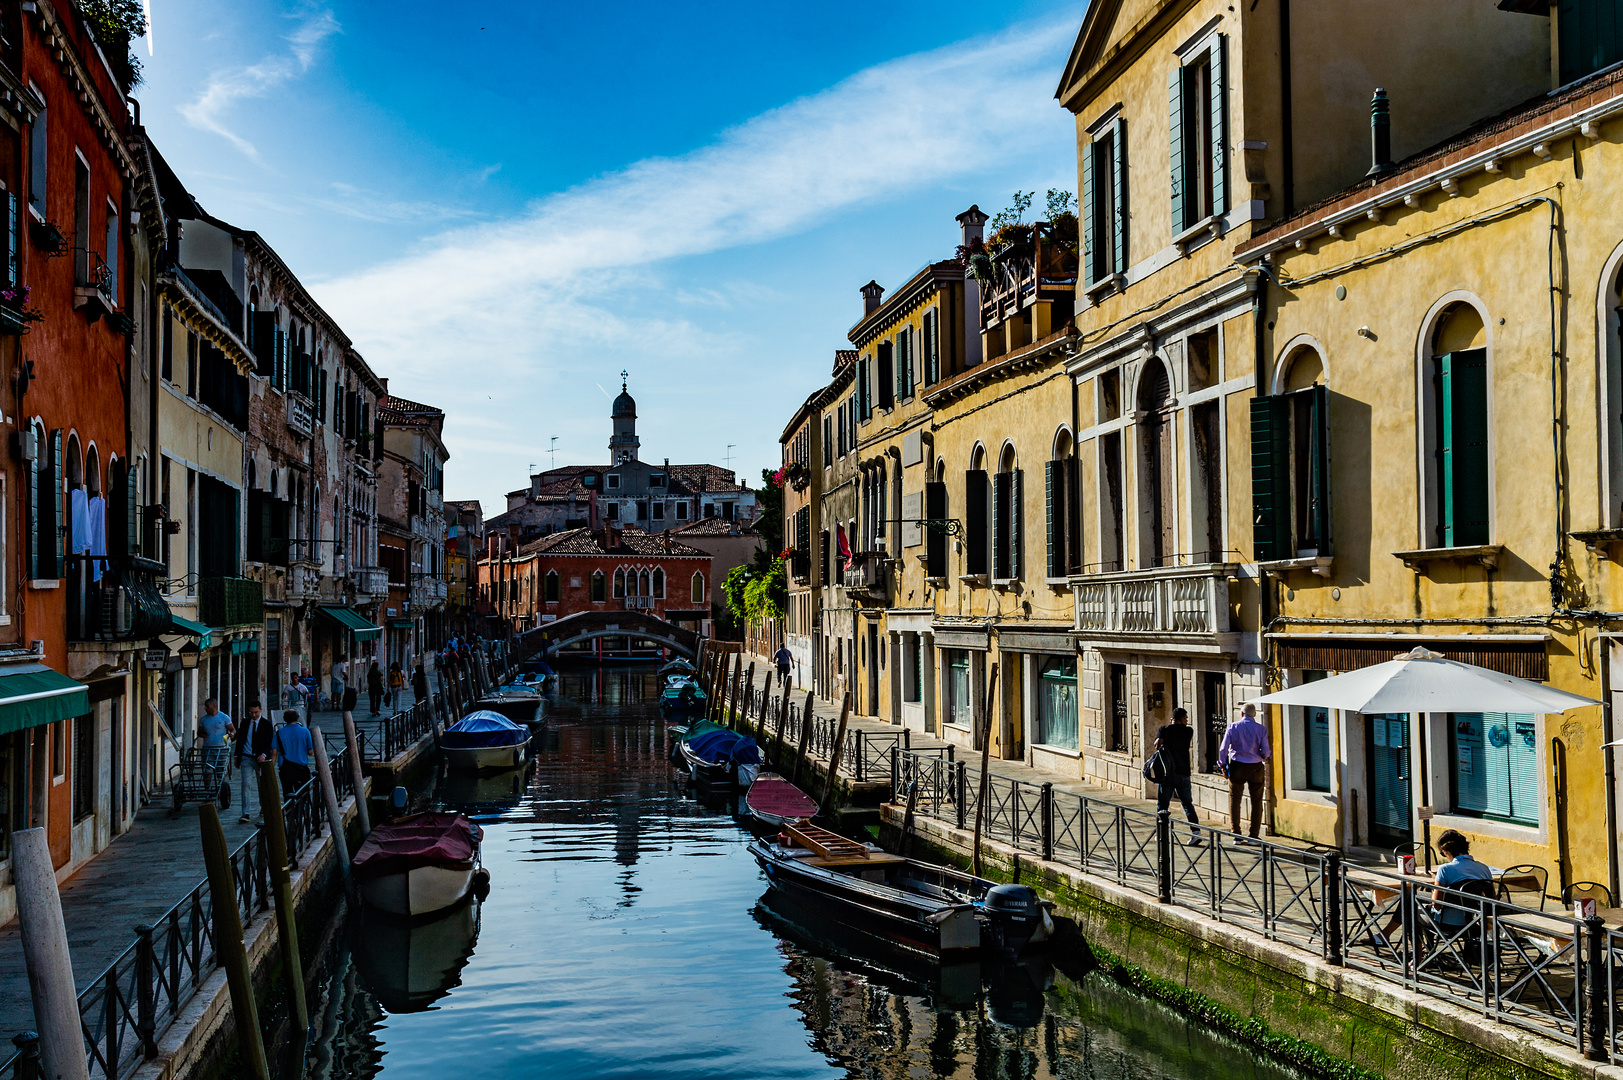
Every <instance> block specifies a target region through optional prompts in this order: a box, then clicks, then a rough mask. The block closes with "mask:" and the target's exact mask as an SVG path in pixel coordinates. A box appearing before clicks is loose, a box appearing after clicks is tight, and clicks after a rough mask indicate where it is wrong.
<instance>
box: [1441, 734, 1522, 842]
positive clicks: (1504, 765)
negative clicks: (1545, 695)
mask: <svg viewBox="0 0 1623 1080" xmlns="http://www.w3.org/2000/svg"><path fill="white" fill-rule="evenodd" d="M1450 733H1451V739H1450V742H1451V743H1452V746H1451V750H1452V752H1451V753H1450V755H1449V757H1450V760H1451V761H1452V772H1453V778H1454V809H1455V811H1456V812H1457V813H1460V814H1470V815H1473V816H1478V817H1485V818H1495V819H1498V820H1501V821H1513V822H1516V823H1517V824H1522V825H1537V824H1538V819H1539V808H1538V798H1539V795H1538V778H1539V764H1538V724H1537V721H1536V719H1535V718H1534V716H1533V715H1532V714H1531V713H1455V714H1454V715H1453V723H1452V724H1451V726H1450Z"/></svg>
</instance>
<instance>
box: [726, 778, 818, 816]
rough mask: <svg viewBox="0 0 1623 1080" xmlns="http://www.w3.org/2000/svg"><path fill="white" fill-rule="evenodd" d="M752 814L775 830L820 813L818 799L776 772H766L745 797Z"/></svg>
mask: <svg viewBox="0 0 1623 1080" xmlns="http://www.w3.org/2000/svg"><path fill="white" fill-rule="evenodd" d="M744 805H745V806H746V807H747V808H748V809H749V813H750V817H752V818H754V819H755V820H756V821H759V822H760V823H761V824H763V825H769V826H771V827H772V828H774V829H777V828H781V827H782V826H783V825H785V824H787V823H788V822H791V821H804V820H806V819H808V818H810V817H811V816H812V815H814V814H816V813H817V800H816V799H813V798H812V797H811V796H810V795H807V794H806V793H805V792H804V791H801V790H800V789H799V788H797V787H795V786H794V785H793V784H791V783H790V782H789V781H788V780H786V779H784V778H783V777H781V776H779V775H778V774H777V773H770V772H764V773H761V774H760V775H759V776H757V777H756V778H755V783H753V784H751V785H750V789H749V793H748V794H747V795H745V796H744Z"/></svg>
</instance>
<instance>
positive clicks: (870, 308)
mask: <svg viewBox="0 0 1623 1080" xmlns="http://www.w3.org/2000/svg"><path fill="white" fill-rule="evenodd" d="M884 295H885V290H884V289H882V288H880V286H879V282H877V281H870V282H868V284H866V285H864V286H863V287H862V314H863V315H864V316H868V315H872V314H873V313H874V311H875V309H877V308H878V307H879V298H880V297H882V296H884Z"/></svg>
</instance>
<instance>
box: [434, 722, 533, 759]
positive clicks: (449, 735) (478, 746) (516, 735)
mask: <svg viewBox="0 0 1623 1080" xmlns="http://www.w3.org/2000/svg"><path fill="white" fill-rule="evenodd" d="M529 745H530V729H529V728H527V727H525V726H524V725H523V724H518V723H514V722H513V721H512V720H509V719H508V718H507V717H505V716H503V715H502V714H501V713H497V712H491V711H490V710H489V709H479V710H477V711H475V712H471V713H469V714H468V715H467V716H464V717H463V718H462V719H460V720H458V721H457V722H456V723H454V724H452V725H451V726H450V727H448V728H446V729H445V733H444V734H442V735H441V736H440V749H441V751H443V752H444V754H445V763H446V764H447V765H448V766H450V767H451V768H453V769H511V768H513V767H514V766H517V765H522V764H524V761H525V759H526V758H527V757H528V755H529Z"/></svg>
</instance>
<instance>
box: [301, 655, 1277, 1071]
mask: <svg viewBox="0 0 1623 1080" xmlns="http://www.w3.org/2000/svg"><path fill="white" fill-rule="evenodd" d="M656 686H657V680H656V677H655V675H654V673H653V671H652V670H648V669H612V668H611V669H607V670H602V671H599V670H586V671H573V672H565V673H564V674H563V676H562V680H561V686H560V687H559V689H558V691H557V693H556V695H555V698H556V700H555V702H554V703H553V704H552V705H551V706H550V707H549V711H548V716H549V719H550V723H549V727H548V730H547V734H546V736H545V739H544V742H543V744H542V746H541V748H540V750H539V752H538V754H537V756H536V760H535V761H534V762H532V764H531V765H530V766H529V768H528V769H527V770H525V771H523V772H521V773H511V774H505V775H500V776H495V777H481V778H479V779H477V780H472V779H467V778H459V777H455V776H451V777H442V778H440V779H438V780H437V781H436V786H435V789H434V791H433V792H432V793H431V794H430V796H429V797H430V798H431V799H432V800H433V801H434V802H435V803H437V804H438V805H441V806H445V807H455V808H458V809H463V810H465V811H466V812H468V813H470V814H472V815H474V816H475V817H476V818H477V820H479V821H480V822H481V823H482V825H483V827H484V830H485V839H484V847H483V859H484V865H485V866H486V867H487V868H488V869H489V871H490V876H491V891H490V895H489V897H488V899H486V900H485V901H484V902H483V903H482V904H474V905H472V906H470V907H467V908H465V909H463V910H461V911H458V912H455V913H453V914H452V915H451V916H449V917H447V918H445V919H442V920H439V921H437V922H434V923H431V924H428V925H426V926H420V927H414V928H403V927H400V926H396V925H392V924H389V923H384V922H382V921H380V920H377V919H374V918H369V917H368V916H367V914H366V913H365V912H364V911H363V912H358V913H352V914H351V915H350V916H349V918H348V923H347V925H346V926H345V927H343V928H342V930H341V932H340V933H338V934H336V935H335V936H334V942H335V944H334V946H333V947H332V948H330V949H329V950H328V951H327V960H326V964H325V967H324V969H323V970H322V971H321V972H320V980H321V981H320V986H319V988H318V989H317V990H316V991H315V992H314V993H313V994H312V998H311V1002H310V1008H311V1014H312V1020H313V1022H314V1024H315V1026H316V1027H317V1029H318V1033H319V1034H318V1039H317V1042H316V1044H315V1046H314V1048H313V1051H312V1056H311V1058H310V1059H309V1063H308V1065H307V1067H306V1071H305V1075H307V1076H318V1077H322V1078H324V1080H325V1078H331V1080H362V1078H373V1077H380V1078H383V1080H464V1078H467V1080H472V1078H474V1077H482V1078H483V1077H488V1078H493V1080H508V1078H517V1077H545V1078H549V1080H550V1078H559V1080H561V1078H565V1077H569V1078H577V1077H578V1078H588V1080H596V1078H608V1077H636V1078H638V1080H688V1078H695V1080H697V1078H707V1080H708V1078H731V1077H738V1078H772V1077H796V1078H799V1077H808V1078H809V1077H842V1076H850V1077H897V1078H901V1077H965V1078H969V1077H975V1078H993V1077H1011V1078H1012V1077H1032V1078H1037V1077H1059V1078H1073V1077H1074V1078H1083V1077H1086V1078H1090V1080H1116V1078H1123V1080H1125V1078H1129V1077H1131V1078H1140V1077H1177V1078H1189V1080H1194V1078H1197V1077H1242V1078H1244V1077H1254V1078H1258V1080H1264V1078H1266V1080H1272V1078H1281V1080H1283V1078H1285V1077H1290V1076H1293V1075H1295V1074H1293V1073H1292V1072H1290V1071H1289V1070H1287V1069H1285V1068H1283V1067H1281V1066H1279V1065H1277V1064H1276V1063H1274V1062H1272V1061H1269V1060H1266V1059H1262V1058H1259V1057H1256V1056H1254V1055H1253V1054H1252V1053H1251V1052H1249V1051H1248V1050H1246V1049H1244V1048H1242V1047H1240V1046H1239V1045H1237V1044H1235V1043H1233V1042H1231V1041H1230V1040H1228V1039H1226V1038H1225V1037H1224V1036H1223V1035H1222V1034H1220V1033H1218V1032H1215V1031H1213V1030H1211V1029H1208V1028H1206V1027H1203V1026H1201V1025H1199V1024H1196V1023H1193V1022H1191V1021H1189V1020H1187V1019H1185V1018H1184V1017H1181V1016H1179V1015H1177V1014H1176V1013H1174V1012H1173V1011H1172V1010H1170V1009H1167V1008H1165V1007H1163V1006H1161V1005H1160V1004H1158V1003H1156V1002H1154V1001H1151V1000H1148V999H1145V998H1142V997H1139V996H1138V995H1136V994H1134V993H1132V992H1130V991H1128V990H1126V989H1124V988H1122V987H1120V986H1119V985H1118V984H1116V983H1115V982H1114V981H1113V980H1111V979H1109V978H1108V977H1107V976H1105V975H1104V974H1103V973H1100V972H1094V973H1091V974H1089V973H1085V972H1083V971H1081V970H1075V969H1074V968H1073V967H1071V966H1068V965H1067V961H1066V959H1065V958H1064V957H1059V958H1057V959H1056V961H1055V962H1054V964H1051V963H1049V962H1047V961H1036V962H1030V963H1027V964H1025V965H1020V966H1015V967H1012V968H1010V969H1008V970H983V969H982V968H981V967H980V966H979V965H966V966H955V967H950V968H947V969H945V970H943V969H942V967H941V966H940V965H939V964H934V963H923V962H918V961H910V960H908V959H907V958H906V957H904V956H899V955H887V954H886V953H885V952H884V950H882V949H881V948H879V947H877V946H876V945H875V944H874V943H871V942H865V941H863V940H862V939H859V938H855V937H851V936H848V935H846V934H844V933H842V932H841V931H840V929H839V928H838V927H836V926H831V925H828V924H826V923H824V922H822V921H821V920H820V918H819V916H818V915H817V913H815V912H807V911H803V910H797V909H794V908H790V907H786V906H784V905H783V904H782V902H781V901H780V900H779V899H778V898H777V897H776V895H769V894H768V890H767V887H766V881H765V878H764V877H763V876H762V874H761V873H760V871H759V869H758V868H757V867H756V865H755V863H754V861H753V860H752V859H751V858H750V856H749V854H748V852H747V851H746V850H745V848H746V844H748V842H749V840H750V835H749V833H748V832H747V831H746V830H745V829H744V828H743V827H742V826H741V825H740V824H738V823H737V822H736V821H735V820H734V818H733V816H732V814H731V812H730V811H731V809H732V808H730V807H728V806H726V805H721V804H718V805H708V806H707V805H705V804H704V803H702V802H699V801H697V800H696V799H695V798H694V796H693V794H692V793H691V792H689V791H688V790H687V789H686V788H685V787H684V786H683V785H682V784H681V783H680V782H679V778H678V777H677V776H676V775H675V774H674V773H673V771H672V769H671V767H670V765H669V764H668V763H667V759H666V751H665V736H664V731H663V727H662V725H661V722H660V718H659V713H658V709H657V708H656V707H655V705H654V701H655V695H656ZM1055 964H1057V966H1055Z"/></svg>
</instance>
